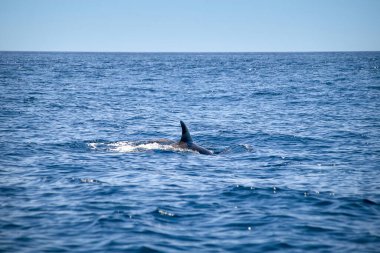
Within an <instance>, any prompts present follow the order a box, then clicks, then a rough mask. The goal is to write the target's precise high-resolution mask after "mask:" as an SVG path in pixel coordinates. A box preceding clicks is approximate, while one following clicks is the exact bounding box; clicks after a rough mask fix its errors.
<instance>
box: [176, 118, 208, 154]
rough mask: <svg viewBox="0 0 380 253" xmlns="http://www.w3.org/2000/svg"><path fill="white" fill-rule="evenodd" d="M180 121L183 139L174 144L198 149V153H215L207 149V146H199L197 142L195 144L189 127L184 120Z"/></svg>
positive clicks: (184, 147) (183, 147)
mask: <svg viewBox="0 0 380 253" xmlns="http://www.w3.org/2000/svg"><path fill="white" fill-rule="evenodd" d="M180 123H181V128H182V136H181V140H180V141H179V143H177V144H174V145H173V146H178V147H180V148H182V149H190V150H193V151H197V152H198V153H200V154H202V155H212V154H213V153H212V151H210V150H207V149H205V148H202V147H200V146H198V145H197V144H195V143H194V142H193V138H191V135H190V131H189V129H188V128H187V126H186V125H185V123H183V121H182V120H181V121H180Z"/></svg>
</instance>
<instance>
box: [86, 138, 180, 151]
mask: <svg viewBox="0 0 380 253" xmlns="http://www.w3.org/2000/svg"><path fill="white" fill-rule="evenodd" d="M88 146H89V147H90V148H92V149H106V150H110V151H113V152H120V153H132V152H143V151H149V150H168V151H177V152H184V151H187V150H184V149H181V148H179V147H175V146H172V145H168V144H161V143H158V142H152V143H142V144H139V143H136V142H129V141H118V142H114V143H109V144H105V143H89V144H88Z"/></svg>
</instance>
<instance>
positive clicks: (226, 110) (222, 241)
mask: <svg viewBox="0 0 380 253" xmlns="http://www.w3.org/2000/svg"><path fill="white" fill-rule="evenodd" d="M180 120H183V121H184V122H185V123H186V124H187V126H188V128H189V130H190V132H191V134H192V137H193V140H194V142H196V143H197V144H198V145H200V146H202V147H204V148H207V149H209V150H211V151H213V153H214V155H211V156H208V155H201V154H199V153H196V152H193V151H188V150H183V149H179V148H174V147H172V146H170V145H163V144H160V143H159V142H155V140H157V139H162V138H166V139H171V140H179V139H180V136H181V128H180V124H179V121H180ZM379 249H380V52H338V53H333V52H331V53H220V54H219V53H38V52H0V251H1V252H379Z"/></svg>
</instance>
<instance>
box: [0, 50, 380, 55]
mask: <svg viewBox="0 0 380 253" xmlns="http://www.w3.org/2000/svg"><path fill="white" fill-rule="evenodd" d="M0 52H1V53H126V54H144V53H148V54H186V53H188V54H208V53H210V54H234V53H235V54H249V53H251V54H252V53H376V52H380V50H326V51H317V50H316V51H313V50H310V51H81V50H0Z"/></svg>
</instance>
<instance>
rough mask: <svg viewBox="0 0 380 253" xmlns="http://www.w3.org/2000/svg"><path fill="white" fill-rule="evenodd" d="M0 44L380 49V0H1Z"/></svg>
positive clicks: (168, 49)
mask: <svg viewBox="0 0 380 253" xmlns="http://www.w3.org/2000/svg"><path fill="white" fill-rule="evenodd" d="M0 50H23V51H29V50H30V51H119V52H120V51H121V52H146V51H149V52H173V51H174V52H188V51H193V52H194V51H195V52H200V51H201V52H209V51H211V52H215V51H217V52H240V51H245V52H246V51H251V52H262V51H380V0H186V1H185V0H0Z"/></svg>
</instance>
